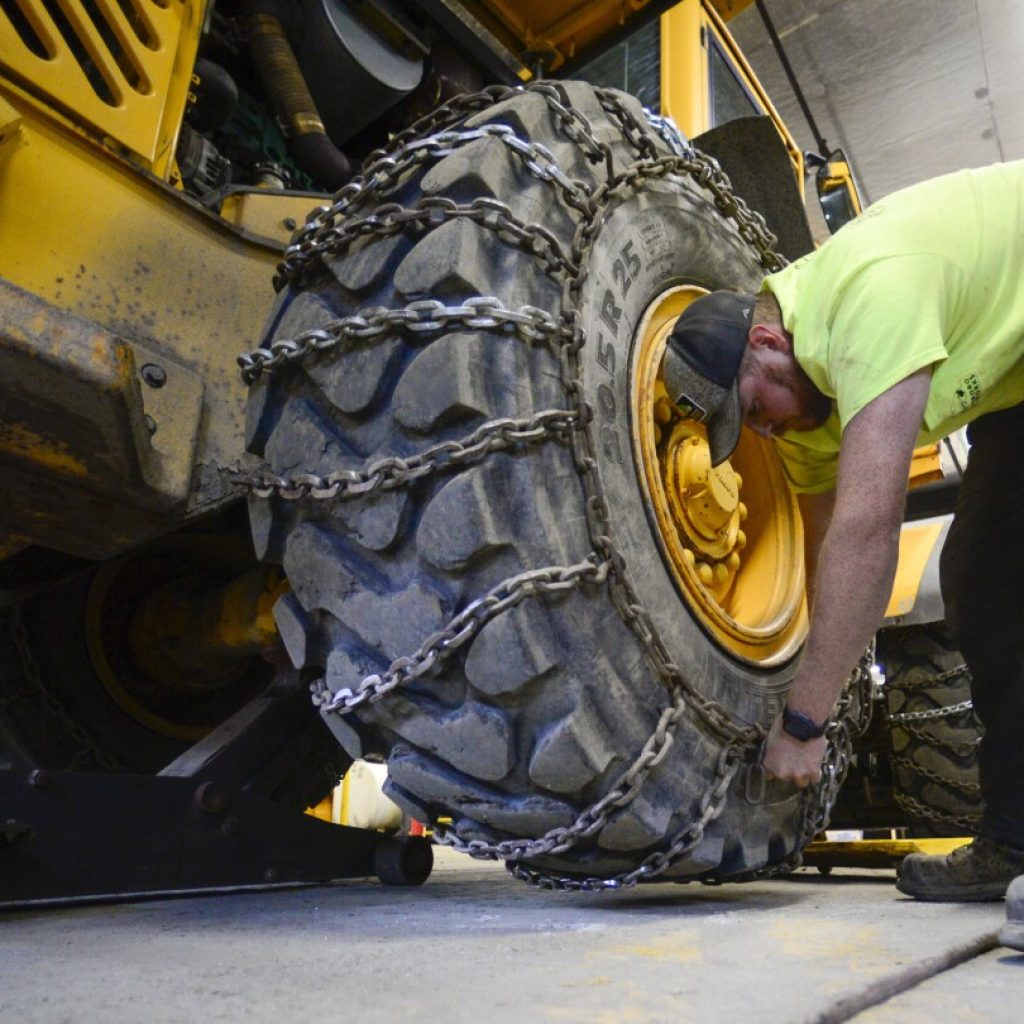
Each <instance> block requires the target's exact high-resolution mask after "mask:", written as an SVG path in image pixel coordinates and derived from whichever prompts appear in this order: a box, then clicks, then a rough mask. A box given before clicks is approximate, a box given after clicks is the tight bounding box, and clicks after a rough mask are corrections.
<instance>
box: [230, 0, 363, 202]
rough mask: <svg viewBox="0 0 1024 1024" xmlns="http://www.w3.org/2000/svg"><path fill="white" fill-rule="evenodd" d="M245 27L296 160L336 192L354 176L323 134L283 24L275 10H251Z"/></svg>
mask: <svg viewBox="0 0 1024 1024" xmlns="http://www.w3.org/2000/svg"><path fill="white" fill-rule="evenodd" d="M244 26H245V30H246V33H247V34H248V37H249V45H250V47H251V49H252V59H253V63H254V64H255V65H256V71H257V73H258V74H259V76H260V80H261V81H262V82H263V87H264V88H265V89H266V90H267V95H268V96H269V97H270V101H271V103H272V104H273V106H274V108H275V110H276V112H277V114H278V116H279V117H280V118H281V120H282V122H283V123H284V125H285V128H286V131H287V133H288V135H289V136H290V138H289V147H290V149H291V152H292V156H293V157H294V158H295V162H296V163H297V164H298V165H299V167H300V168H302V170H304V171H305V172H306V173H307V174H308V175H309V176H310V177H311V178H313V180H314V181H316V182H317V184H319V185H322V186H323V187H325V188H328V189H330V190H331V191H334V190H336V189H339V188H341V186H342V185H344V184H345V183H346V182H347V181H348V180H349V179H350V178H351V177H352V175H353V173H354V172H353V170H352V166H351V164H350V163H349V161H348V158H347V157H346V156H345V154H344V153H342V151H341V150H340V149H338V147H337V146H335V145H334V143H333V142H331V140H330V139H329V138H328V137H327V131H326V130H325V128H324V123H323V121H322V120H321V119H320V114H319V112H318V111H317V109H316V104H315V103H314V102H313V97H312V96H311V95H310V92H309V87H308V86H307V85H306V79H305V78H304V77H303V74H302V70H301V68H300V67H299V62H298V61H297V60H296V59H295V53H294V51H293V50H292V47H291V43H289V42H288V37H287V36H286V35H285V31H284V26H283V25H282V24H281V22H280V20H279V19H278V18H276V17H275V16H274V15H273V14H266V13H258V14H249V15H247V16H246V17H245V18H244Z"/></svg>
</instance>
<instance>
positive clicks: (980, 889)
mask: <svg viewBox="0 0 1024 1024" xmlns="http://www.w3.org/2000/svg"><path fill="white" fill-rule="evenodd" d="M1009 885H1010V883H1009V882H1002V883H999V884H998V885H996V884H994V883H992V882H988V883H986V884H985V885H951V886H948V887H946V888H935V889H914V888H912V887H911V886H909V885H903V884H901V881H897V882H896V888H897V889H898V890H899V891H900V892H901V893H903V895H904V896H912V897H913V898H914V899H915V900H922V901H923V902H925V903H988V902H995V901H996V900H1001V899H1002V898H1003V897H1004V896H1005V895H1006V890H1007V888H1008V887H1009Z"/></svg>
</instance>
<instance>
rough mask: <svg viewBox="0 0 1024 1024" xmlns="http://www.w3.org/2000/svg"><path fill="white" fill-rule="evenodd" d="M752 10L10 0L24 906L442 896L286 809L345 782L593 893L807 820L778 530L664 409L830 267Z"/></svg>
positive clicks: (798, 600) (736, 862) (8, 635)
mask: <svg viewBox="0 0 1024 1024" xmlns="http://www.w3.org/2000/svg"><path fill="white" fill-rule="evenodd" d="M744 6H746V5H745V4H737V3H729V2H725V0H722V2H719V3H710V2H707V0H683V2H682V3H678V4H676V5H672V4H669V3H660V2H656V0H649V2H644V0H630V2H628V3H623V2H620V0H616V2H611V0H607V2H597V3H586V4H580V3H572V2H564V3H561V2H557V3H552V2H547V3H544V4H541V3H539V2H527V3H517V4H514V5H513V4H510V3H506V2H504V0H480V2H457V0H415V2H408V3H403V4H398V3H394V2H392V0H358V2H357V0H352V2H343V0H302V2H300V3H280V2H274V0H253V2H235V3H231V2H227V0H225V2H221V3H216V4H213V3H203V2H198V0H38V2H37V0H2V2H0V75H2V77H0V253H2V257H0V274H2V278H0V304H2V308H3V311H4V315H3V320H2V328H0V367H2V373H0V465H2V473H3V480H4V485H5V489H4V492H5V497H6V500H5V502H4V504H3V507H2V509H0V531H2V536H0V558H2V561H0V598H2V605H3V615H4V624H3V636H2V638H0V670H2V673H3V678H2V683H0V786H2V788H0V794H2V796H0V799H2V800H3V803H4V813H3V818H4V819H5V821H6V824H5V825H4V826H3V829H2V831H0V838H2V845H3V847H4V849H3V851H2V853H0V856H4V857H5V858H6V859H7V864H6V865H5V867H6V868H7V869H8V870H6V871H5V874H4V882H3V888H2V889H0V902H11V901H17V900H27V899H28V900H32V899H39V900H41V899H65V898H72V897H81V896H93V895H99V894H104V893H132V892H149V891H163V890H180V889H189V888H203V887H211V886H222V885H250V884H267V883H274V882H295V881H309V880H316V879H324V878H334V877H342V876H345V875H349V874H365V873H369V872H370V871H372V870H373V869H374V868H375V867H376V870H377V871H378V873H379V874H380V875H381V876H382V877H384V878H385V879H387V880H390V881H399V882H409V881H413V882H415V881H421V880H422V879H423V878H424V877H426V873H427V872H429V861H428V857H427V855H426V854H425V853H424V849H423V847H422V845H417V844H412V845H410V844H405V845H402V844H394V843H392V844H390V845H389V844H385V843H383V842H382V840H381V838H380V836H378V835H376V834H373V835H370V834H365V833H360V832H358V831H356V830H348V829H338V828H334V827H331V826H327V825H325V824H323V823H322V822H317V821H314V820H313V819H312V818H305V817H303V816H302V815H301V814H299V813H298V812H299V811H300V810H301V809H302V808H304V807H306V806H307V805H309V804H312V803H315V802H316V801H317V800H318V799H320V798H321V797H322V796H323V795H324V794H325V793H326V792H328V791H329V789H330V788H331V786H332V785H333V784H334V782H335V780H336V779H337V778H338V776H339V775H340V774H341V773H342V772H343V771H344V770H345V767H346V766H347V765H348V764H349V763H350V759H351V758H352V757H358V756H369V757H378V758H387V759H388V762H389V768H390V773H391V779H392V782H391V783H389V785H390V786H391V792H392V795H393V796H394V797H395V799H396V800H397V801H398V802H399V803H400V804H401V805H402V806H403V808H404V809H405V810H406V811H407V812H408V813H410V814H413V815H414V816H416V817H418V818H420V819H422V820H428V819H431V820H432V819H436V818H437V817H439V816H446V817H451V818H452V819H453V821H454V824H453V825H452V827H451V828H450V829H449V831H448V832H447V834H446V835H447V840H448V841H449V842H451V843H453V844H455V845H462V846H465V847H467V848H474V849H476V851H477V852H480V851H481V850H485V851H486V852H490V853H496V855H500V856H505V857H506V858H507V859H509V860H510V861H512V862H514V863H515V864H516V870H517V871H518V872H519V873H521V874H523V875H524V876H526V877H531V878H533V879H534V880H538V879H541V880H550V878H559V879H563V882H561V883H559V884H564V885H569V886H572V885H578V884H584V883H583V882H580V879H584V880H586V879H591V881H593V878H597V877H601V878H608V877H611V878H612V879H613V880H614V879H616V878H618V879H623V878H628V879H629V880H631V881H635V880H636V879H637V878H640V877H646V876H647V875H653V874H663V875H664V877H669V878H675V879H677V880H685V879H687V878H707V879H724V878H735V877H746V876H749V874H750V873H751V872H756V871H759V870H762V869H765V868H769V867H771V866H773V865H778V864H780V863H782V862H785V861H787V860H790V861H791V860H792V858H793V856H794V855H795V854H796V852H797V850H798V848H799V846H801V845H802V844H803V843H805V842H806V841H807V839H808V838H809V837H810V835H811V834H813V832H814V831H816V830H817V828H818V827H820V826H821V825H822V823H823V821H824V817H823V814H824V813H825V812H826V811H827V809H828V806H830V805H831V803H832V801H833V799H834V796H835V787H836V786H837V785H838V782H839V780H840V777H841V775H842V773H843V771H844V770H845V761H846V759H847V758H848V755H849V751H848V750H846V749H845V748H842V747H841V745H835V746H834V750H833V768H834V771H833V772H832V774H831V775H830V776H829V786H828V787H825V788H823V790H822V792H821V793H818V794H815V796H814V800H815V801H817V803H813V802H811V801H809V800H808V799H803V798H798V797H796V796H794V795H793V794H791V793H781V792H775V791H774V790H773V788H772V784H769V785H768V786H767V787H765V786H764V785H763V780H759V779H758V778H757V771H756V769H755V768H754V767H753V765H752V750H753V748H754V747H756V743H755V740H756V736H757V729H758V727H759V726H763V725H764V724H765V723H766V722H767V721H769V720H770V718H771V716H772V715H773V714H774V713H775V712H776V710H777V709H778V707H779V706H780V702H781V700H782V699H783V695H784V693H785V689H786V686H787V685H788V680H789V678H790V677H791V673H792V666H793V661H794V658H795V655H796V653H797V652H798V650H799V647H800V644H801V642H802V639H803V636H804V633H805V629H806V616H805V612H804V608H803V581H802V562H801V557H800V539H801V528H800V522H799V516H798V514H797V512H796V509H795V504H794V503H793V501H792V499H791V498H790V496H789V495H788V491H787V490H786V488H785V485H784V483H783V482H782V479H781V477H780V475H779V469H778V466H777V463H776V461H775V457H774V452H773V451H772V450H771V449H770V448H769V447H765V446H762V445H761V444H760V443H758V442H756V440H755V439H745V441H744V443H743V444H742V445H741V447H740V449H739V451H738V453H737V456H736V458H735V459H733V460H732V462H731V464H729V465H727V466H725V467H721V468H720V469H719V470H716V471H714V472H712V471H711V469H710V466H709V464H708V459H707V447H706V443H705V442H704V439H703V437H702V435H701V431H700V430H699V428H697V427H696V426H695V425H694V424H693V423H691V422H687V421H682V420H679V419H678V418H677V416H676V414H675V413H674V412H673V410H672V409H671V408H669V407H668V404H667V402H666V400H665V395H664V389H663V388H662V387H661V385H660V383H659V380H658V366H659V364H660V355H661V353H662V352H663V351H664V346H665V343H666V337H667V331H668V328H669V326H670V324H671V321H672V319H673V318H674V316H675V315H677V314H678V312H679V311H680V310H681V309H682V308H684V307H685V305H686V303H687V302H688V301H690V300H691V299H692V298H693V297H694V296H695V295H698V294H701V293H702V292H703V291H704V290H707V289H709V288H713V287H746V288H751V287H754V286H756V283H757V279H758V277H759V276H760V275H761V274H762V273H763V272H764V271H765V270H770V269H772V267H773V266H777V265H779V263H778V260H779V256H780V254H781V256H783V257H786V258H795V257H796V256H798V255H800V254H801V253H802V252H805V251H807V250H808V249H809V248H810V246H811V245H812V242H811V238H810V234H809V232H808V229H807V225H806V221H805V219H804V217H803V209H802V191H803V181H804V158H803V155H802V154H801V152H800V151H799V149H798V147H797V146H796V145H795V143H794V142H793V139H792V137H791V136H790V135H789V133H788V132H787V131H786V129H785V127H784V126H783V125H782V123H781V121H780V119H779V118H778V116H777V114H776V112H775V110H774V108H773V107H772V105H771V103H770V101H769V99H768V97H767V96H766V95H765V94H764V92H763V90H762V89H761V88H760V86H759V84H758V83H757V81H756V79H755V77H754V75H753V74H752V72H751V71H750V69H749V67H748V66H747V65H746V63H745V61H744V59H743V57H742V54H741V53H740V52H739V51H738V49H737V47H736V46H735V44H734V43H733V41H732V40H731V38H730V36H729V34H728V32H727V30H726V28H725V25H724V22H723V20H722V18H723V16H725V17H728V16H730V15H731V14H733V13H735V11H736V10H737V9H741V8H742V7H744ZM614 89H622V90H624V93H618V92H615V91H613V90H614ZM626 93H629V94H635V95H636V96H639V97H640V99H641V100H642V104H643V105H641V103H640V102H637V101H636V100H633V99H630V98H629V97H628V96H626V95H625V94H626ZM467 97H468V98H467ZM644 106H646V107H647V108H648V109H647V111H645V110H644ZM693 139H697V145H698V150H699V151H695V150H694V149H693V148H692V147H691V145H690V142H689V141H688V140H693ZM701 153H710V154H713V155H714V156H716V157H717V159H718V161H719V163H720V164H721V166H722V167H724V168H725V169H726V170H727V172H728V175H729V177H728V178H725V177H724V176H723V175H722V173H721V171H720V169H719V166H718V165H717V164H715V163H711V162H709V161H708V159H707V157H706V156H703V155H701ZM821 156H822V157H823V158H824V159H823V160H821V161H819V163H820V164H821V169H820V170H819V172H818V174H817V181H818V187H819V191H820V192H821V194H822V196H823V197H825V200H826V202H827V208H828V211H831V216H830V222H832V221H834V224H833V226H838V225H839V223H840V221H841V219H842V217H843V216H847V215H850V214H853V213H856V212H857V209H858V207H857V205H856V197H855V192H853V191H851V188H850V181H851V179H850V174H849V170H848V167H846V166H845V158H842V157H841V154H840V155H838V156H834V158H832V159H829V158H830V157H833V155H832V154H822V155H821ZM364 160H365V164H364V165H363V169H362V170H361V171H359V170H357V168H358V167H359V165H360V163H361V162H362V161H364ZM332 194H333V198H332ZM837 197H839V199H838V200H837ZM750 207H754V208H756V209H759V210H761V211H762V212H763V213H764V215H765V217H766V218H767V225H766V224H765V222H764V221H763V220H762V219H761V218H760V217H759V216H758V215H755V214H753V213H752V212H751V210H750ZM311 211H312V212H311ZM538 267H539V268H540V270H539V276H538ZM275 275H276V286H277V291H278V294H277V299H276V301H275V292H274V288H273V287H272V280H275ZM239 352H245V353H247V354H246V355H245V356H244V357H243V359H242V360H241V362H242V366H243V372H244V377H245V381H246V383H247V384H248V395H247V393H246V388H245V387H244V386H242V384H240V382H239V380H238V366H237V365H236V356H237V355H238V353H239ZM538 453H539V456H538ZM246 495H248V498H249V502H248V503H249V506H250V507H249V512H250V516H249V518H250V519H251V526H250V523H249V522H247V516H246V508H245V502H244V501H243V498H244V497H245V496H246ZM250 529H251V537H252V540H250ZM253 542H254V543H255V549H256V554H255V555H254V554H253ZM935 544H936V537H935V536H932V538H931V546H930V547H929V548H928V551H926V552H925V555H924V562H927V560H928V555H929V553H930V552H932V551H933V550H934V548H935ZM925 546H927V545H925ZM921 550H924V548H923V547H922V548H921ZM261 563H270V565H269V566H266V565H263V564H261ZM914 564H915V565H920V566H921V567H920V572H919V576H920V575H923V574H924V568H923V563H921V559H920V558H918V559H917V561H916V562H915V563H914ZM282 566H283V569H282ZM916 589H917V588H916V586H914V585H913V584H912V585H911V593H910V596H909V597H906V595H905V599H906V600H909V602H910V604H911V605H912V604H913V603H914V595H915V594H916ZM528 598H529V600H528ZM542 606H543V607H542ZM311 685H312V688H313V690H314V696H315V699H316V703H317V705H318V706H319V707H320V709H321V710H320V714H317V713H316V709H315V707H314V706H313V705H312V704H311V703H310V701H309V689H310V686H311ZM395 690H400V691H401V692H398V693H393V692H392V691H395ZM869 690H870V678H869V676H867V674H866V673H862V678H861V679H860V682H859V684H858V687H855V688H854V691H851V693H850V694H849V695H848V697H847V698H846V699H845V700H844V705H843V714H844V715H846V716H847V717H850V716H852V717H861V718H863V717H864V716H865V714H866V711H867V710H868V707H869V705H870V703H871V702H872V695H871V693H870V692H869ZM673 737H674V739H673ZM623 772H625V775H623ZM641 790H642V793H641ZM606 796H607V797H608V799H605V797H606ZM595 808H596V809H595ZM552 830H556V831H557V830H567V831H562V832H559V833H558V835H559V839H558V840H557V841H555V840H551V841H544V842H541V843H540V845H538V846H530V845H529V843H528V842H527V841H526V840H524V839H522V837H524V836H525V837H534V836H541V835H543V834H545V833H547V834H549V835H550V834H552ZM598 834H599V838H597V839H594V838H592V837H594V836H595V835H598ZM68 836H74V837H75V840H74V844H73V845H72V844H69V843H68V841H67V837H68ZM473 844H477V845H476V846H475V847H473ZM503 844H504V845H503ZM517 844H519V845H517ZM524 844H525V845H524ZM638 864H648V865H655V866H656V867H657V871H655V870H654V869H653V868H651V867H648V868H645V869H644V870H642V871H641V872H640V874H639V875H635V874H633V872H634V871H635V870H636V866H637V865H638ZM566 879H567V880H566ZM586 884H590V883H589V882H588V883H586ZM609 884H618V883H614V881H613V883H609Z"/></svg>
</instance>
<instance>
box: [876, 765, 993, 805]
mask: <svg viewBox="0 0 1024 1024" xmlns="http://www.w3.org/2000/svg"><path fill="white" fill-rule="evenodd" d="M892 764H893V767H894V768H903V769H905V770H906V771H908V772H912V773H913V774H914V775H919V776H920V777H921V778H922V779H928V780H930V781H931V782H938V783H940V784H941V785H943V786H948V787H949V788H950V789H956V790H959V791H960V792H962V793H970V794H971V795H972V796H978V795H980V793H981V786H979V785H978V783H977V782H962V781H961V780H959V779H951V778H948V777H947V776H945V775H942V774H940V773H939V772H936V771H932V769H931V768H926V767H925V766H924V765H923V764H918V763H917V762H916V761H912V760H911V759H910V758H909V757H893V759H892Z"/></svg>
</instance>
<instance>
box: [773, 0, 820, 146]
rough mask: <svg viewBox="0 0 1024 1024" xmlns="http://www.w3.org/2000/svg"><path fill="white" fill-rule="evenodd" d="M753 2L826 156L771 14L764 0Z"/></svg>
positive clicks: (816, 140)
mask: <svg viewBox="0 0 1024 1024" xmlns="http://www.w3.org/2000/svg"><path fill="white" fill-rule="evenodd" d="M755 3H756V4H757V9H758V11H759V12H760V14H761V20H762V21H763V22H764V27H765V28H766V29H767V30H768V38H769V39H771V41H772V46H774V47H775V52H776V53H777V54H778V56H779V63H780V64H781V65H782V70H783V71H785V72H786V77H787V78H788V79H789V84H790V86H791V87H792V89H793V93H794V94H795V95H796V101H797V103H799V104H800V109H801V110H802V111H803V114H804V117H805V118H806V119H807V124H808V125H809V126H810V129H811V134H812V135H813V136H814V142H815V144H816V145H817V147H818V151H819V152H820V153H821V155H822V156H828V154H829V148H828V143H827V142H826V141H825V138H824V136H823V135H822V134H821V132H820V131H819V130H818V123H817V122H816V121H815V120H814V115H813V114H812V113H811V108H810V107H809V106H808V104H807V97H806V96H804V91H803V89H801V88H800V83H799V82H798V81H797V78H796V72H795V71H794V70H793V65H792V64H790V63H789V57H788V56H787V55H786V51H785V49H784V48H783V45H782V40H781V39H780V38H779V33H778V32H776V31H775V25H774V23H773V22H772V19H771V16H770V15H769V14H768V8H767V7H765V5H764V0H755Z"/></svg>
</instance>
